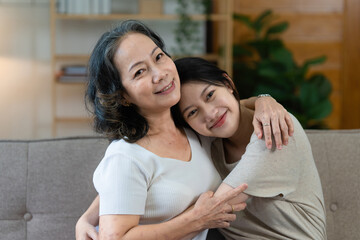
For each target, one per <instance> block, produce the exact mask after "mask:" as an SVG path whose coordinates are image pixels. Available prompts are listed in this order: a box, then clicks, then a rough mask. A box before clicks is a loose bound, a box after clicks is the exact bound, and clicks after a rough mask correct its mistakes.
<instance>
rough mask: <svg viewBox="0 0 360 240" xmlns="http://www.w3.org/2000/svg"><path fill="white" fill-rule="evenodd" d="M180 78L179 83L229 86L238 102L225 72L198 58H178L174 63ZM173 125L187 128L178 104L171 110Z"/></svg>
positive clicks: (237, 94) (235, 91)
mask: <svg viewBox="0 0 360 240" xmlns="http://www.w3.org/2000/svg"><path fill="white" fill-rule="evenodd" d="M174 62H175V65H176V68H177V71H178V73H179V77H180V83H181V85H182V84H185V83H189V82H200V83H207V84H211V85H216V86H230V87H231V88H232V90H233V94H234V97H235V98H236V99H237V100H240V96H239V93H238V91H237V89H236V88H235V86H234V84H233V83H232V82H231V81H230V80H229V79H228V78H226V75H228V74H227V72H226V71H224V70H222V69H220V68H219V67H217V66H216V65H214V64H212V63H210V62H208V61H207V60H205V59H202V58H198V57H186V58H180V59H177V60H175V61H174ZM171 113H172V116H173V119H174V121H175V124H176V125H177V126H179V127H181V126H182V127H189V125H188V124H187V123H186V121H185V120H184V117H183V116H182V114H181V111H180V108H179V104H176V105H175V106H173V107H172V108H171Z"/></svg>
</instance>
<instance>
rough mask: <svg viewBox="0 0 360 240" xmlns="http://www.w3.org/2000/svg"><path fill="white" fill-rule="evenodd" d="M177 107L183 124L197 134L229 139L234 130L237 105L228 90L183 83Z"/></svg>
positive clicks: (208, 85) (237, 120)
mask: <svg viewBox="0 0 360 240" xmlns="http://www.w3.org/2000/svg"><path fill="white" fill-rule="evenodd" d="M179 107H180V111H181V113H182V116H183V117H184V119H185V121H186V122H187V123H188V124H189V125H190V127H192V128H193V129H194V130H195V131H196V132H198V133H199V134H201V135H204V136H212V137H220V138H229V137H231V136H232V135H233V134H234V133H235V132H236V130H237V129H238V126H239V120H240V110H239V102H238V101H237V100H236V98H235V97H234V95H233V90H232V89H231V88H230V87H226V86H216V85H211V84H208V83H203V82H189V83H185V84H183V85H182V86H181V99H180V102H179Z"/></svg>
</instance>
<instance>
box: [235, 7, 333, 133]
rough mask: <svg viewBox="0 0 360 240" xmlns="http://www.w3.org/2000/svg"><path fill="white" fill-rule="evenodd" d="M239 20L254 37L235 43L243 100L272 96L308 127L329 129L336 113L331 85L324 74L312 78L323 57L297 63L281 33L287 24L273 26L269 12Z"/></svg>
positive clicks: (239, 83) (237, 17)
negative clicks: (326, 120) (328, 121)
mask: <svg viewBox="0 0 360 240" xmlns="http://www.w3.org/2000/svg"><path fill="white" fill-rule="evenodd" d="M234 20H235V21H240V22H241V23H243V24H245V25H246V26H247V27H248V28H249V29H250V30H251V31H252V32H253V34H254V38H253V39H250V40H247V41H245V42H241V43H240V44H234V48H233V56H234V65H233V72H234V73H233V75H234V81H235V85H236V87H237V88H238V90H239V93H240V96H241V97H242V98H246V97H250V96H254V95H258V94H261V93H268V94H270V95H272V96H273V97H274V98H275V99H276V100H277V101H278V102H279V103H281V104H282V105H283V106H284V107H285V108H286V109H287V110H288V111H289V112H291V113H292V114H293V115H294V116H295V117H296V118H297V119H298V120H299V121H300V123H301V124H302V126H303V127H304V128H326V125H325V124H324V121H323V120H324V118H325V117H326V116H328V115H329V114H330V113H331V111H332V105H331V102H330V101H329V96H330V93H331V84H330V82H329V80H328V79H327V78H326V77H325V76H324V75H323V74H321V73H316V74H312V75H310V76H309V74H308V70H309V67H311V66H312V65H316V64H320V63H323V62H324V61H325V60H326V57H324V56H321V57H317V58H314V59H310V60H307V61H305V62H304V63H303V64H302V65H299V64H297V63H296V62H295V61H294V58H293V56H292V53H291V52H290V51H289V50H288V49H287V48H286V47H285V45H284V43H283V41H282V40H281V39H280V38H279V34H281V33H282V32H284V31H285V30H286V29H287V28H288V26H289V24H288V23H287V22H280V23H273V20H274V15H273V13H272V11H271V10H266V11H265V12H263V13H262V14H260V15H259V16H258V17H256V18H255V19H253V20H252V19H251V18H250V17H249V16H246V15H241V14H235V15H234Z"/></svg>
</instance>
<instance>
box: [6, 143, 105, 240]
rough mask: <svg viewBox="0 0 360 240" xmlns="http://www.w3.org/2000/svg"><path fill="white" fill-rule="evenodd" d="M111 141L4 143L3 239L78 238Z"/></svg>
mask: <svg viewBox="0 0 360 240" xmlns="http://www.w3.org/2000/svg"><path fill="white" fill-rule="evenodd" d="M107 145H108V141H107V140H105V139H101V138H87V137H85V138H66V139H53V140H41V141H0V239H1V240H25V239H31V240H45V239H46V240H49V239H52V240H60V239H61V240H66V239H75V229H74V228H75V224H76V221H77V219H78V218H79V217H80V216H81V214H82V213H83V212H84V211H85V210H86V209H87V207H88V206H89V205H90V203H91V202H92V200H93V199H94V197H95V196H96V192H95V190H94V187H93V184H92V173H93V171H94V170H95V168H96V166H97V165H98V163H99V161H100V160H101V158H102V156H103V154H104V152H105V149H106V147H107Z"/></svg>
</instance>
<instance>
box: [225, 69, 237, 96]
mask: <svg viewBox="0 0 360 240" xmlns="http://www.w3.org/2000/svg"><path fill="white" fill-rule="evenodd" d="M223 76H224V77H225V78H226V79H227V80H228V81H227V82H226V83H225V85H226V87H227V88H228V89H229V90H230V92H231V93H233V92H234V89H235V84H234V82H233V80H232V79H231V77H230V76H229V75H227V74H226V73H224V74H223Z"/></svg>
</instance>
